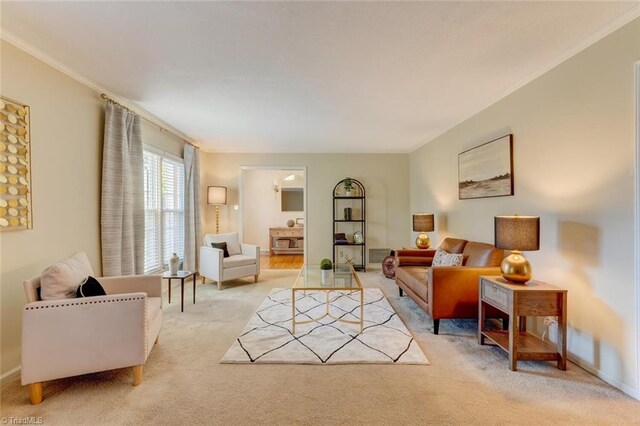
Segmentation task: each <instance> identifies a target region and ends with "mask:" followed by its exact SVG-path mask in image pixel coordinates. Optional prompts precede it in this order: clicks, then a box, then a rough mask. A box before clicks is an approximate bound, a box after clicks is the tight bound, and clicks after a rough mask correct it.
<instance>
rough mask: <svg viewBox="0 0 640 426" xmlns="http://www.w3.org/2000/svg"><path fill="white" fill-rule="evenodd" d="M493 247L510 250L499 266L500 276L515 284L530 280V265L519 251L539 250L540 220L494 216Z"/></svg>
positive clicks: (532, 217) (525, 217) (516, 216)
mask: <svg viewBox="0 0 640 426" xmlns="http://www.w3.org/2000/svg"><path fill="white" fill-rule="evenodd" d="M494 226H495V227H494V231H495V245H496V247H497V248H501V249H504V250H510V251H511V254H510V255H509V256H507V257H506V258H504V260H503V261H502V264H501V265H500V270H501V272H502V276H503V277H504V278H505V279H506V280H509V281H512V282H515V283H526V282H527V281H529V280H530V279H531V271H532V269H531V264H529V261H528V260H527V259H526V258H525V257H524V256H522V253H521V251H534V250H539V249H540V218H539V217H538V216H518V215H515V216H495V218H494Z"/></svg>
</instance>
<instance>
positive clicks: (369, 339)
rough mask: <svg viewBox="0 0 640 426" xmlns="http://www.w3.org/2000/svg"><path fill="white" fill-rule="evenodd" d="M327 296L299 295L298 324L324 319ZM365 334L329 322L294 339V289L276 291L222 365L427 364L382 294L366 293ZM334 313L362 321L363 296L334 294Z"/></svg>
mask: <svg viewBox="0 0 640 426" xmlns="http://www.w3.org/2000/svg"><path fill="white" fill-rule="evenodd" d="M325 301H326V293H325V292H324V291H308V292H307V293H306V294H304V293H303V292H296V311H297V317H296V318H297V320H299V321H304V320H310V319H312V318H317V317H320V316H321V315H323V314H324V312H325V310H326V307H325ZM364 302H365V306H364V333H362V334H358V331H359V328H360V326H359V325H355V324H346V323H342V322H338V321H336V320H334V319H333V318H331V317H325V318H322V319H320V320H318V321H314V322H311V323H308V324H301V325H297V324H296V334H295V335H294V334H292V333H291V289H290V288H287V289H273V290H272V291H271V293H270V294H269V296H267V298H266V299H265V300H264V302H262V304H261V305H260V307H259V308H258V310H257V311H256V313H255V314H254V315H253V316H252V317H251V319H250V320H249V323H248V324H247V326H246V327H245V329H244V331H243V332H242V334H241V335H240V336H239V337H238V338H237V339H236V341H235V343H234V344H233V345H232V346H231V348H230V349H229V350H228V351H227V353H226V354H225V356H224V357H223V358H222V360H221V362H222V363H272V364H275V363H289V364H425V365H426V364H429V361H428V360H427V358H426V357H425V355H424V353H422V350H421V349H420V347H419V346H418V344H417V343H416V341H415V340H414V339H413V336H412V335H411V333H410V332H409V330H407V328H406V327H405V325H404V324H403V323H402V321H401V320H400V318H398V314H397V313H396V312H395V311H394V310H393V308H392V307H391V305H390V304H389V302H388V301H387V299H386V298H385V297H384V295H383V293H382V290H380V289H377V288H367V289H365V293H364ZM330 305H331V306H330V310H331V313H332V314H333V315H334V316H336V317H339V318H343V319H347V320H358V319H359V317H358V316H359V314H360V293H359V292H353V293H349V292H338V291H334V292H331V293H330Z"/></svg>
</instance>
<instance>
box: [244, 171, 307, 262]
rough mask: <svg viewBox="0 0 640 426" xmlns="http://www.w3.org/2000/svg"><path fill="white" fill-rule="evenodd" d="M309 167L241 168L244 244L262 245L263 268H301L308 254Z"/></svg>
mask: <svg viewBox="0 0 640 426" xmlns="http://www.w3.org/2000/svg"><path fill="white" fill-rule="evenodd" d="M306 176H307V170H306V167H280V166H242V167H240V185H239V187H240V194H239V195H240V200H239V202H240V206H239V209H240V215H239V216H240V232H241V238H242V241H245V242H247V243H250V244H257V245H258V246H260V268H261V269H300V268H302V265H304V263H305V259H306V253H307V239H306V233H307V232H306V230H307V225H308V224H307V213H306V212H307V178H306Z"/></svg>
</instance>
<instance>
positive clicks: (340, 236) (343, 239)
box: [334, 232, 349, 244]
mask: <svg viewBox="0 0 640 426" xmlns="http://www.w3.org/2000/svg"><path fill="white" fill-rule="evenodd" d="M334 241H335V243H336V244H349V240H347V234H345V233H344V232H336V234H335V240H334Z"/></svg>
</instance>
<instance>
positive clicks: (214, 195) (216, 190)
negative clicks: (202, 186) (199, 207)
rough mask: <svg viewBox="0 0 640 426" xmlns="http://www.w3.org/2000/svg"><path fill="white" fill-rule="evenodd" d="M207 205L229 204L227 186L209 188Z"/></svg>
mask: <svg viewBox="0 0 640 426" xmlns="http://www.w3.org/2000/svg"><path fill="white" fill-rule="evenodd" d="M207 204H216V205H225V204H227V187H226V186H209V187H208V188H207Z"/></svg>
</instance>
